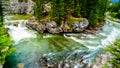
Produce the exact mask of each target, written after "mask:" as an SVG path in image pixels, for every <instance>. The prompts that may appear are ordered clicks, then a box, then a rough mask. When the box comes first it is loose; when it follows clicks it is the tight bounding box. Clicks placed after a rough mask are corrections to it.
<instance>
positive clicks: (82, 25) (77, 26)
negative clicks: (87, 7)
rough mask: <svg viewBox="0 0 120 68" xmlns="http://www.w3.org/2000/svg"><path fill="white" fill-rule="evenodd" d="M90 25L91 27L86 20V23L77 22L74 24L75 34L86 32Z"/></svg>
mask: <svg viewBox="0 0 120 68" xmlns="http://www.w3.org/2000/svg"><path fill="white" fill-rule="evenodd" d="M88 25H89V22H88V21H86V20H84V21H82V22H79V21H76V22H75V23H74V28H73V30H74V31H75V32H81V31H83V30H85V29H86V27H88Z"/></svg>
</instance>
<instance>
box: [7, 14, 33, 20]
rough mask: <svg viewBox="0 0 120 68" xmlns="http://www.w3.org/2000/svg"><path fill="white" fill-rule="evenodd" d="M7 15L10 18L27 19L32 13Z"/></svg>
mask: <svg viewBox="0 0 120 68" xmlns="http://www.w3.org/2000/svg"><path fill="white" fill-rule="evenodd" d="M9 16H12V17H11V18H10V20H21V19H24V20H26V19H29V18H30V17H31V16H32V15H18V14H17V15H15V14H10V15H9Z"/></svg>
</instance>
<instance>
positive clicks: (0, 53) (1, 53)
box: [0, 2, 13, 65]
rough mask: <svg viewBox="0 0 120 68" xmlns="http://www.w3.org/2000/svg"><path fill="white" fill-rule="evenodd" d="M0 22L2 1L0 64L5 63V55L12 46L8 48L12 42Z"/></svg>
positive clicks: (10, 50) (0, 4)
mask: <svg viewBox="0 0 120 68" xmlns="http://www.w3.org/2000/svg"><path fill="white" fill-rule="evenodd" d="M2 22H3V14H2V3H1V2H0V65H1V64H4V63H5V58H6V56H8V55H9V54H10V53H11V52H12V51H13V49H12V48H9V46H10V45H11V43H12V42H11V40H10V38H9V37H8V35H7V33H6V30H5V28H4V26H3V23H2Z"/></svg>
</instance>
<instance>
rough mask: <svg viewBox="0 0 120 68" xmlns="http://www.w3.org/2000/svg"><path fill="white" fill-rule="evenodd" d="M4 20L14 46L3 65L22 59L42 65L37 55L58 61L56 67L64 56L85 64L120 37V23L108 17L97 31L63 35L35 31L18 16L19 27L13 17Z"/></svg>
mask: <svg viewBox="0 0 120 68" xmlns="http://www.w3.org/2000/svg"><path fill="white" fill-rule="evenodd" d="M6 22H7V23H6V25H5V27H6V28H9V30H8V33H9V35H10V37H11V38H12V40H13V42H14V43H13V46H12V47H14V48H16V50H15V51H14V52H13V54H12V55H10V56H9V57H8V58H7V61H6V64H5V65H4V68H16V66H17V64H18V63H24V64H25V66H24V67H25V68H42V66H40V65H39V63H38V61H39V59H40V57H46V58H47V59H48V60H49V61H54V62H56V63H58V66H57V67H59V68H60V64H61V62H62V61H63V59H64V61H66V62H67V61H72V62H73V67H74V68H85V66H86V68H88V67H90V65H91V63H93V62H94V60H95V58H96V57H97V56H98V55H99V54H101V53H103V48H105V47H107V46H108V45H111V44H113V43H114V41H115V39H119V38H120V31H119V30H120V24H119V23H116V22H112V21H109V20H106V24H105V25H104V26H103V27H102V30H99V31H97V33H96V34H83V33H80V34H74V33H72V34H63V35H52V34H38V33H37V32H36V31H34V30H30V29H28V28H26V27H25V25H24V22H25V21H23V20H19V25H18V27H16V26H13V24H12V23H10V22H15V21H6ZM8 23H10V24H9V25H8ZM80 57H82V58H83V59H84V60H83V62H82V63H80V62H79V61H78V60H79V59H80ZM43 68H44V67H43ZM68 68H69V67H68Z"/></svg>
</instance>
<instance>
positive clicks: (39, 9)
mask: <svg viewBox="0 0 120 68" xmlns="http://www.w3.org/2000/svg"><path fill="white" fill-rule="evenodd" d="M34 2H35V5H34V15H35V16H36V17H37V19H38V20H40V19H41V18H42V17H43V11H44V9H43V0H34Z"/></svg>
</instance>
